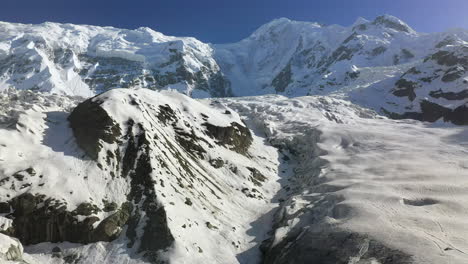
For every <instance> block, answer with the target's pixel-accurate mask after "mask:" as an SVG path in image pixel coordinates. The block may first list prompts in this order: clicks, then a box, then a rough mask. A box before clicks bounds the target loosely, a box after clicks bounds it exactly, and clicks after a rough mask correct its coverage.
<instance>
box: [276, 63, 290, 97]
mask: <svg viewBox="0 0 468 264" xmlns="http://www.w3.org/2000/svg"><path fill="white" fill-rule="evenodd" d="M291 82H292V71H291V63H288V65H286V67H284V69H283V70H282V71H281V72H280V73H278V75H276V77H275V78H274V79H273V81H272V82H271V86H273V87H274V88H275V91H276V92H284V91H285V90H286V88H287V87H288V85H289V84H290V83H291Z"/></svg>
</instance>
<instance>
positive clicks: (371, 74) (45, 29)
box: [0, 15, 468, 123]
mask: <svg viewBox="0 0 468 264" xmlns="http://www.w3.org/2000/svg"><path fill="white" fill-rule="evenodd" d="M467 42H468V31H467V30H465V29H452V30H449V31H447V32H442V33H430V34H426V33H418V32H416V31H415V30H414V29H412V28H411V27H410V26H409V25H407V24H406V23H405V22H403V21H401V20H400V19H398V18H396V17H393V16H390V15H383V16H379V17H377V18H375V19H374V20H366V19H364V18H358V19H357V20H356V22H355V23H353V24H352V25H350V26H347V27H345V26H340V25H321V24H319V23H313V22H300V21H292V20H289V19H287V18H280V19H276V20H273V21H272V22H270V23H267V24H265V25H263V26H261V27H260V28H259V29H258V30H256V31H255V32H254V33H252V35H251V36H249V37H248V38H246V39H244V40H241V41H239V42H237V43H232V44H222V45H218V44H205V43H202V42H200V41H198V40H196V39H194V38H190V37H171V36H165V35H163V34H162V33H159V32H156V31H153V30H151V29H149V28H138V29H135V30H127V29H116V28H112V27H96V26H84V25H71V24H57V23H43V24H40V25H23V24H12V23H5V22H2V23H0V63H1V64H2V67H0V76H1V77H0V90H4V89H7V88H10V87H13V88H16V89H32V90H40V91H46V92H52V93H59V94H69V95H81V96H85V97H88V96H91V95H93V94H98V93H101V92H104V91H107V90H109V89H112V88H121V87H123V88H128V87H143V88H149V89H153V90H158V89H172V90H177V91H179V92H182V93H184V94H187V95H190V96H192V97H195V98H206V97H225V96H254V95H264V94H281V95H285V96H288V97H295V96H304V95H329V96H334V97H337V98H342V99H347V100H351V101H352V102H354V103H357V104H359V105H362V106H365V107H371V108H372V109H374V110H375V111H377V112H379V113H381V114H385V115H388V116H391V117H394V118H408V117H409V118H415V119H419V120H424V121H434V120H438V119H441V118H442V119H444V120H445V121H449V122H455V123H467V122H468V121H467V120H458V119H457V118H454V117H453V116H458V115H459V114H458V112H461V113H466V110H465V109H464V108H462V109H461V110H460V109H458V110H457V111H458V112H456V111H455V110H456V109H457V108H459V107H460V106H462V105H464V104H465V103H466V97H465V96H462V97H459V96H458V97H457V98H456V99H451V100H443V99H440V98H441V97H440V96H439V95H440V94H439V95H438V94H437V92H439V90H442V91H443V92H444V93H457V94H458V93H460V92H462V93H463V94H465V93H466V90H467V83H466V82H467V80H466V79H467V78H468V77H467V72H466V68H467V67H468V66H466V63H465V62H464V61H463V58H465V57H466V55H467V49H466V45H467ZM464 47H465V48H464ZM448 50H451V51H448ZM455 50H457V51H455ZM447 51H448V52H452V51H454V53H453V54H454V56H455V55H456V56H457V57H458V58H459V59H460V60H458V62H456V63H455V64H453V65H447V64H444V63H442V64H443V65H439V66H444V67H439V66H437V65H433V64H431V63H430V62H431V61H434V60H432V59H431V58H433V56H438V55H440V53H441V52H447ZM428 60H429V62H428ZM449 64H450V63H449ZM414 67H415V68H416V69H417V71H416V72H419V73H421V75H422V76H419V77H418V76H415V78H412V79H411V80H410V79H407V81H411V83H408V82H406V83H405V82H404V81H401V79H403V77H404V76H408V77H409V74H410V73H411V72H407V71H409V70H412V69H413V68H414ZM441 71H444V72H447V71H451V72H449V73H452V74H451V78H444V77H443V76H444V74H440V72H441ZM416 72H415V73H416ZM442 79H443V80H442ZM398 90H399V91H398ZM408 90H415V91H414V92H411V93H410V97H408V98H405V97H406V96H405V95H406V92H405V91H408ZM435 93H436V94H435ZM452 98H453V97H452ZM428 103H429V104H428ZM421 104H425V105H426V106H427V105H430V107H429V108H428V107H421ZM434 108H436V110H434ZM451 111H455V113H451ZM433 112H436V113H437V114H433ZM454 120H455V121H454Z"/></svg>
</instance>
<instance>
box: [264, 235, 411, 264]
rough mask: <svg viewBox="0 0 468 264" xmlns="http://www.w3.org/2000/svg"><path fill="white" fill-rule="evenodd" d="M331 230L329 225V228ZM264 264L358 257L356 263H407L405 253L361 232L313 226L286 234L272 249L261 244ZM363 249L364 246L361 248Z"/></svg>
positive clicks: (339, 262)
mask: <svg viewBox="0 0 468 264" xmlns="http://www.w3.org/2000/svg"><path fill="white" fill-rule="evenodd" d="M330 229H332V228H330ZM262 248H263V250H264V251H265V257H264V260H263V263H265V264H302V263H320V264H348V263H350V259H351V258H353V257H356V256H360V262H359V263H361V262H362V263H371V261H372V260H374V261H375V262H376V263H382V264H410V263H413V259H412V257H411V256H410V255H409V254H406V253H404V252H401V251H399V250H396V249H391V248H389V247H387V246H385V245H384V244H382V243H381V242H379V241H376V240H374V239H372V238H368V237H366V236H364V235H360V234H356V233H349V232H345V231H339V230H336V228H335V231H325V230H321V231H316V230H313V228H309V229H303V230H301V232H297V233H295V234H292V235H289V236H288V237H287V238H285V239H284V240H283V241H281V242H280V243H278V244H277V245H275V246H274V247H272V248H268V246H266V245H263V247H262ZM363 248H367V250H366V251H363Z"/></svg>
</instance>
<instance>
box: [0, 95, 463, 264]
mask: <svg viewBox="0 0 468 264" xmlns="http://www.w3.org/2000/svg"><path fill="white" fill-rule="evenodd" d="M78 102H79V98H73V97H66V96H58V95H44V94H40V93H34V92H30V91H23V92H10V93H7V94H4V95H3V98H2V100H1V110H2V115H1V125H2V127H1V129H0V135H1V137H0V168H1V175H2V176H1V178H0V210H1V211H0V213H1V214H0V222H1V223H2V224H1V229H2V233H3V234H6V235H7V236H5V235H3V234H0V238H1V240H0V245H1V247H0V259H1V258H3V259H4V260H5V259H9V260H12V261H13V262H11V261H10V262H11V263H23V262H21V261H25V262H26V263H30V264H34V263H38V264H39V263H60V264H61V263H75V264H78V263H125V264H127V263H187V261H188V260H190V261H189V262H190V263H260V262H263V263H298V264H299V263H466V261H467V260H468V258H467V256H466V254H465V253H464V252H465V251H466V249H467V248H468V239H467V237H468V234H467V233H466V228H465V225H464V221H465V219H466V218H467V217H468V215H467V212H468V210H467V209H468V208H467V204H468V203H467V202H466V195H465V194H466V193H467V191H468V190H467V186H468V185H467V179H466V177H465V175H466V173H467V172H468V164H467V163H466V155H467V153H468V151H467V149H466V146H467V141H466V140H467V139H468V135H467V134H466V129H464V128H463V127H447V126H445V127H437V125H427V124H423V123H420V122H417V121H395V120H391V119H387V118H385V117H382V116H379V115H377V114H376V113H374V112H372V111H370V110H366V109H363V108H361V107H358V106H356V105H353V104H352V103H350V102H347V101H344V100H339V99H333V98H330V97H321V96H308V97H300V98H296V99H288V98H286V97H282V96H277V95H276V96H262V97H250V98H240V99H235V98H231V99H205V100H199V101H196V100H194V99H190V98H188V97H186V96H184V95H181V94H180V93H177V92H170V91H163V92H156V91H150V90H148V89H136V90H135V89H134V90H132V89H114V90H111V91H109V92H106V93H103V94H101V95H99V96H97V97H94V98H91V99H88V100H85V101H83V102H81V103H79V104H77V103H78ZM75 105H77V106H76V107H75ZM363 128H365V129H363ZM16 239H18V240H16ZM23 247H24V252H23ZM2 254H3V255H2ZM14 261H16V262H14Z"/></svg>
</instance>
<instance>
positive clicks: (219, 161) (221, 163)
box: [210, 158, 224, 169]
mask: <svg viewBox="0 0 468 264" xmlns="http://www.w3.org/2000/svg"><path fill="white" fill-rule="evenodd" d="M210 165H211V166H213V168H216V169H219V168H221V167H223V166H224V160H223V159H221V158H217V159H211V160H210Z"/></svg>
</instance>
